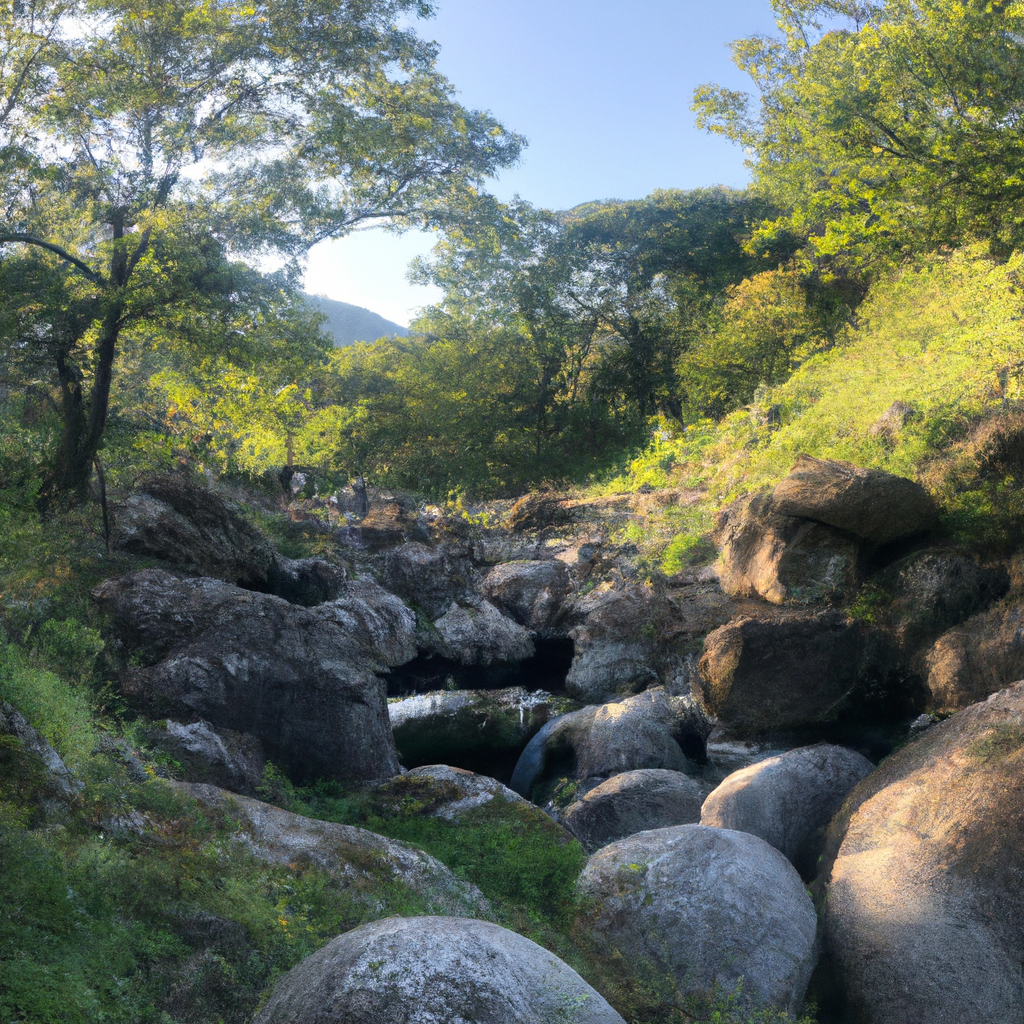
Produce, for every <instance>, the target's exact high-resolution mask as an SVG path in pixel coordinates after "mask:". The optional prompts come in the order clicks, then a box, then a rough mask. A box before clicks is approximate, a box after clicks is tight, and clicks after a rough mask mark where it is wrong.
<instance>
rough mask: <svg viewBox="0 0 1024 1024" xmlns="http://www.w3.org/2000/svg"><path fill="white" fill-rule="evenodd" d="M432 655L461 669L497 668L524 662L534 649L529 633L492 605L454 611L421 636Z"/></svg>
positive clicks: (453, 607)
mask: <svg viewBox="0 0 1024 1024" xmlns="http://www.w3.org/2000/svg"><path fill="white" fill-rule="evenodd" d="M420 645H421V646H422V647H424V648H425V649H426V650H428V651H430V652H431V653H432V654H436V655H439V656H440V657H442V658H447V659H448V660H449V661H456V662H458V663H459V664H461V665H483V666H487V665H494V664H508V663H509V662H515V661H525V660H526V659H527V658H532V657H533V655H534V653H535V649H534V646H533V637H532V636H531V635H530V632H529V630H527V629H524V628H523V627H522V626H520V625H519V624H518V623H517V622H513V621H512V620H511V619H510V618H507V617H506V616H504V615H502V614H501V612H499V611H498V609H497V608H495V607H494V605H493V604H491V603H490V601H480V602H479V604H478V605H477V606H476V607H469V608H466V607H463V606H461V605H457V604H455V602H452V604H451V607H450V608H449V609H448V611H447V612H445V614H444V615H442V616H441V617H440V618H439V619H438V620H437V621H436V622H435V623H434V624H433V628H432V629H429V630H425V631H423V632H422V633H421V635H420Z"/></svg>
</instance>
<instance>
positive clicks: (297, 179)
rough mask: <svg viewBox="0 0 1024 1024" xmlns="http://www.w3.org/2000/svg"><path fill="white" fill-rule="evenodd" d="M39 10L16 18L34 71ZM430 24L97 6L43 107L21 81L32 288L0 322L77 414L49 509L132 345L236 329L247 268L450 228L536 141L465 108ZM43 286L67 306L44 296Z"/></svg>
mask: <svg viewBox="0 0 1024 1024" xmlns="http://www.w3.org/2000/svg"><path fill="white" fill-rule="evenodd" d="M34 10H35V8H34V7H33V6H32V3H31V2H29V0H18V3H17V6H16V7H15V8H14V9H13V10H12V11H11V14H10V18H11V21H12V22H13V23H14V24H15V25H17V26H18V27H19V31H21V32H22V37H23V38H22V37H19V38H21V42H19V43H18V44H17V46H19V47H20V50H19V51H18V52H20V53H22V54H28V53H30V52H32V47H33V46H35V45H37V44H36V43H35V42H34V41H33V40H34V39H35V37H36V36H37V35H39V32H31V31H29V29H30V27H31V26H30V25H29V21H30V19H31V18H32V17H34V14H33V11H34ZM430 13H431V5H430V4H429V3H426V2H422V0H366V2H361V3H358V4H353V3H346V2H344V0H290V2H288V3H285V2H283V0H262V2H261V0H163V2H161V3H159V4H152V3H148V2H146V0H82V2H81V3H80V4H76V5H75V7H74V8H72V9H70V10H69V11H68V14H73V15H74V17H73V18H71V19H69V20H66V22H65V29H64V31H63V32H62V33H60V45H59V46H50V47H48V48H47V47H44V48H43V49H42V50H40V54H41V56H39V57H38V58H33V60H34V61H35V64H33V68H34V69H35V70H33V72H32V74H31V75H27V76H26V82H28V81H29V80H31V90H29V89H28V86H25V87H22V92H21V93H20V94H19V93H18V92H17V90H16V89H12V88H11V87H8V86H6V84H5V88H7V90H8V94H9V95H11V96H14V97H15V100H14V105H13V106H12V111H16V116H15V115H14V114H13V113H12V114H11V115H9V123H10V124H11V125H12V126H14V127H16V128H17V129H18V131H19V133H20V134H19V136H18V138H19V141H18V144H17V147H15V148H17V160H18V165H19V167H23V168H24V173H23V175H22V178H20V179H18V180H13V179H12V178H10V177H9V178H8V180H7V183H6V187H5V190H4V201H5V209H4V211H3V218H2V220H0V243H2V244H3V245H4V246H6V247H7V251H6V253H5V255H4V257H3V261H2V262H3V265H4V269H5V272H7V273H9V274H10V275H12V277H13V278H14V279H16V280H17V281H19V282H21V283H22V286H20V287H19V288H18V289H16V290H15V291H14V293H13V296H14V298H13V299H12V298H11V297H8V298H7V300H6V301H5V315H4V318H3V319H4V322H5V323H6V324H8V325H13V330H14V333H9V334H8V335H7V341H8V344H9V345H10V346H11V347H17V346H19V345H21V346H23V347H27V348H31V349H32V350H33V351H34V352H35V353H37V354H38V355H39V356H40V357H41V359H42V361H44V362H47V363H48V364H49V366H50V370H51V372H50V377H49V381H50V384H51V386H52V391H53V394H54V397H55V399H56V401H57V403H58V405H59V406H60V410H61V419H62V429H61V431H60V436H59V442H58V443H57V444H56V446H55V448H54V451H53V453H52V458H51V463H50V466H49V469H48V473H47V478H46V482H45V485H44V496H48V497H53V496H56V495H76V494H77V495H81V494H82V493H83V492H84V489H85V487H86V485H87V481H88V477H89V474H90V472H91V464H92V462H93V460H94V458H95V456H96V454H97V452H98V451H99V448H100V446H101V444H102V439H103V433H104V429H105V427H106V423H107V417H108V411H109V402H110V394H111V385H112V381H113V375H114V370H115V363H116V356H117V353H118V350H119V345H120V343H121V341H122V338H123V337H124V336H125V335H126V334H127V333H132V332H134V333H140V332H142V333H144V332H145V331H146V330H147V329H149V328H151V327H153V326H154V325H156V324H160V325H162V326H163V327H168V326H169V325H171V326H173V323H172V322H173V321H174V320H175V317H177V320H178V322H179V324H181V323H184V324H186V325H187V324H188V323H189V322H190V321H194V320H195V319H196V315H195V311H196V310H197V309H198V310H201V311H202V312H203V314H204V315H205V316H206V318H207V320H208V321H210V322H212V321H214V320H216V319H217V316H218V314H217V309H218V308H220V309H225V310H227V311H228V314H229V315H230V312H231V310H233V309H235V308H236V307H237V306H238V296H237V292H236V290H235V281H236V278H237V275H238V271H237V269H236V268H235V266H234V264H233V262H232V261H234V260H237V259H238V258H240V257H244V258H265V257H267V256H269V255H277V256H278V257H279V258H281V257H283V258H284V259H285V260H286V261H288V262H289V265H290V266H292V267H295V266H296V265H297V262H298V261H299V260H300V259H301V257H302V256H303V254H304V253H305V252H306V251H307V250H308V248H309V247H310V246H311V245H313V244H315V243H316V242H318V241H320V240H322V239H324V238H329V237H333V236H337V235H340V234H343V233H345V232H346V231H348V230H350V229H351V228H352V227H354V226H356V225H358V224H360V223H364V222H366V221H368V220H372V219H376V218H389V219H391V220H392V221H393V222H397V223H413V222H417V221H419V222H427V221H430V220H431V219H436V218H440V217H442V216H443V213H444V210H445V209H446V207H447V206H449V205H451V204H453V203H454V202H455V201H456V200H457V198H458V197H459V196H460V195H461V194H463V193H464V192H466V191H467V190H471V189H476V188H479V186H480V185H481V184H482V182H483V180H484V179H485V178H486V176H487V175H489V174H490V173H492V172H493V171H494V170H495V169H496V168H498V167H501V166H504V165H506V164H508V163H510V162H511V161H513V160H515V159H516V157H517V155H518V152H519V149H520V144H521V140H520V139H519V138H518V137H516V136H515V135H512V134H510V133H508V132H506V131H505V130H504V129H503V128H502V127H501V126H500V125H499V124H498V123H497V122H496V121H494V119H493V118H491V117H490V116H489V115H486V114H481V113H477V112H472V111H468V110H466V109H464V108H463V107H461V106H460V105H459V104H457V103H456V102H455V101H454V99H453V90H452V87H451V86H450V84H449V83H448V82H447V81H446V80H445V79H444V78H443V77H442V76H441V75H440V74H439V73H438V72H437V70H436V67H435V57H436V50H435V47H434V46H433V44H430V43H427V42H424V41H422V40H421V39H419V38H418V37H417V36H416V35H415V34H414V33H413V32H412V31H411V30H407V29H402V28H400V27H398V21H399V19H400V18H402V17H405V16H406V15H409V14H418V15H421V16H426V15H429V14H430ZM15 48H17V47H15ZM5 74H7V72H6V69H5ZM8 77H10V76H9V75H8ZM29 92H31V93H32V102H31V103H29V102H28V96H29ZM12 130H13V128H12ZM8 148H10V147H8ZM29 158H30V159H29ZM15 246H16V247H17V248H14V247H15ZM33 275H34V276H35V277H37V278H39V279H40V280H41V279H42V278H43V277H45V278H46V282H47V289H48V291H47V294H49V295H51V296H53V297H54V298H55V299H56V298H59V300H60V301H59V302H55V303H52V304H49V305H47V306H45V307H41V306H40V305H39V303H37V302H33V301H31V295H32V293H31V291H30V289H29V287H28V285H29V283H30V280H31V279H32V277H33ZM68 311H73V314H74V315H70V313H68ZM66 313H67V314H68V315H66ZM29 328H30V329H29Z"/></svg>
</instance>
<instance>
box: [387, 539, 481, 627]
mask: <svg viewBox="0 0 1024 1024" xmlns="http://www.w3.org/2000/svg"><path fill="white" fill-rule="evenodd" d="M381 582H382V583H383V584H384V586H385V587H387V589H388V590H390V591H391V592H392V593H393V594H397V595H398V596H399V597H400V598H402V600H404V601H406V602H407V603H408V604H410V605H411V606H412V607H413V608H415V609H416V610H417V612H418V613H420V614H422V616H423V617H424V618H425V619H427V620H428V621H430V622H433V621H434V620H435V619H437V618H440V616H442V615H444V614H445V612H447V611H448V608H449V606H450V605H451V603H452V602H453V601H456V602H463V603H464V602H466V601H469V600H470V599H471V597H472V596H473V590H474V580H473V577H472V572H471V569H470V566H469V564H468V562H467V561H466V560H465V559H462V558H459V557H456V556H453V555H452V554H450V553H449V551H448V549H447V548H446V547H444V546H439V547H428V546H427V545H426V544H420V543H418V542H417V541H410V542H409V543H407V544H402V545H401V546H400V547H397V548H395V549H394V550H393V551H389V552H388V553H387V554H386V555H385V556H384V563H383V571H382V577H381Z"/></svg>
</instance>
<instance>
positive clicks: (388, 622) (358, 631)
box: [314, 579, 416, 669]
mask: <svg viewBox="0 0 1024 1024" xmlns="http://www.w3.org/2000/svg"><path fill="white" fill-rule="evenodd" d="M314 611H315V614H316V615H318V616H320V618H322V619H324V620H325V621H327V622H330V623H332V624H333V625H335V626H337V627H338V628H339V629H340V630H341V631H342V633H343V634H344V635H345V637H346V642H347V643H349V644H351V645H353V646H354V648H355V649H356V650H358V652H359V654H360V656H361V657H363V658H365V659H366V660H367V662H368V663H369V664H371V665H373V666H374V667H375V668H377V669H385V668H389V667H390V668H393V667H395V666H396V665H404V664H405V663H406V662H408V661H411V660H412V659H413V658H415V657H416V616H415V615H413V613H412V612H411V611H410V610H409V609H408V608H407V607H406V606H405V604H403V603H402V601H400V600H399V599H398V598H397V597H395V595H394V594H389V593H388V592H387V591H386V590H385V589H384V588H383V587H380V586H378V585H377V584H376V583H374V582H373V580H368V579H361V580H350V581H349V582H347V583H345V584H344V585H343V586H342V587H341V588H340V589H339V592H338V594H337V596H336V597H335V598H334V599H333V600H331V601H327V602H325V603H324V604H321V605H318V606H317V607H316V608H315V609H314Z"/></svg>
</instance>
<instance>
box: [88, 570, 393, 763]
mask: <svg viewBox="0 0 1024 1024" xmlns="http://www.w3.org/2000/svg"><path fill="white" fill-rule="evenodd" d="M94 593H95V596H96V598H97V600H98V602H99V604H100V606H101V607H102V608H103V609H104V611H106V612H107V614H108V615H109V617H110V618H111V620H112V621H113V623H114V624H115V625H116V626H117V627H118V629H119V634H120V635H121V636H122V637H124V638H125V639H126V640H127V641H128V642H132V641H135V640H137V641H138V643H139V645H140V649H143V650H146V651H148V652H149V653H150V654H152V653H153V652H154V651H156V652H158V654H159V655H162V656H163V660H162V661H160V662H158V663H157V664H156V665H153V666H152V667H150V668H145V669H139V670H134V671H130V672H129V673H127V674H126V676H125V678H124V680H123V684H122V685H123V689H124V692H125V693H126V695H127V696H129V697H130V698H132V699H133V700H135V701H136V702H137V703H139V704H141V705H142V706H143V707H144V708H145V709H146V710H147V711H148V713H149V714H150V715H153V716H154V717H156V716H159V717H168V718H173V719H175V720H180V721H186V722H187V721H194V720H196V719H200V718H201V719H204V720H206V721H208V722H209V723H210V724H211V725H212V726H213V728H214V729H232V730H234V731H235V732H241V733H250V734H252V735H253V736H257V737H259V739H260V740H261V741H262V743H263V746H264V749H265V751H266V753H267V756H268V757H269V758H270V759H271V760H273V761H274V762H275V763H277V764H278V765H280V766H281V767H283V768H284V769H285V770H286V771H288V772H289V773H291V774H293V775H295V776H297V777H299V778H302V779H315V778H317V777H328V778H335V779H375V778H386V777H388V776H391V775H394V774H395V772H396V771H397V770H398V759H397V757H396V755H395V747H394V741H393V740H392V738H391V725H390V723H389V721H388V716H387V706H386V698H385V687H384V683H383V682H382V681H381V680H380V679H379V678H378V677H377V676H375V675H374V674H373V671H372V668H373V666H372V665H371V664H368V662H367V658H366V655H365V652H364V651H363V649H362V648H361V645H360V640H359V637H358V636H356V637H350V636H349V634H348V632H347V631H346V630H345V629H344V628H342V626H341V625H339V624H338V623H337V622H334V621H331V619H330V618H329V617H327V616H324V615H320V614H318V613H317V610H315V609H308V608H300V607H298V606H296V605H291V604H288V602H286V601H284V600H282V599H281V598H278V597H272V596H270V595H268V594H257V593H253V592H251V591H247V590H242V589H240V588H238V587H232V586H230V585H229V584H226V583H220V582H218V581H215V580H203V579H199V580H191V579H188V580H182V579H178V578H177V577H174V576H172V575H170V574H169V573H166V572H163V571H161V570H157V569H145V570H142V571H140V572H135V573H130V574H128V575H127V576H124V577H121V578H120V579H118V580H108V581H107V582H105V583H103V584H102V585H101V586H100V587H98V588H97V589H96V591H95V592H94Z"/></svg>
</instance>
